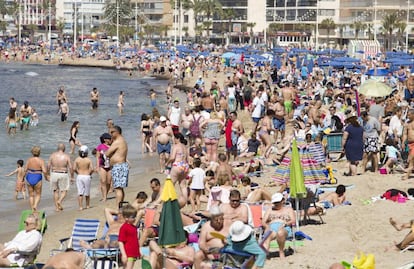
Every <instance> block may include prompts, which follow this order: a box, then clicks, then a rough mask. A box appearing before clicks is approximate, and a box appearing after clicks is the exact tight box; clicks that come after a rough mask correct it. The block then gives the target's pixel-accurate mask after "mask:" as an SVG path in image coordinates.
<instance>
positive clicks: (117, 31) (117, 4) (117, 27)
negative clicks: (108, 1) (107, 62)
mask: <svg viewBox="0 0 414 269" xmlns="http://www.w3.org/2000/svg"><path fill="white" fill-rule="evenodd" d="M116 49H117V50H118V49H119V1H118V0H116Z"/></svg>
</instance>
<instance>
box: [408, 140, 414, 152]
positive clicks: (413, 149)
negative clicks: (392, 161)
mask: <svg viewBox="0 0 414 269" xmlns="http://www.w3.org/2000/svg"><path fill="white" fill-rule="evenodd" d="M408 154H409V155H414V142H411V143H408Z"/></svg>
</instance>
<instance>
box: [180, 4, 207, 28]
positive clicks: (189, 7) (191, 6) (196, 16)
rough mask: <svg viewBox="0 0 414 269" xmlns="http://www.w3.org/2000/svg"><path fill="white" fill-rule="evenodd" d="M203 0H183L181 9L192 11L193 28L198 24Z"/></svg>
mask: <svg viewBox="0 0 414 269" xmlns="http://www.w3.org/2000/svg"><path fill="white" fill-rule="evenodd" d="M202 2H203V0H183V9H184V10H192V11H193V13H194V28H196V27H197V26H198V22H199V16H200V15H201V14H202Z"/></svg>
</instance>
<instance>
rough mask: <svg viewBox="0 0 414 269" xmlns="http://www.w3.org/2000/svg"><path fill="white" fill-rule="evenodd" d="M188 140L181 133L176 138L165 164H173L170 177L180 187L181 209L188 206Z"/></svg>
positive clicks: (179, 200)
mask: <svg viewBox="0 0 414 269" xmlns="http://www.w3.org/2000/svg"><path fill="white" fill-rule="evenodd" d="M186 145H187V140H186V139H185V138H184V136H183V135H182V134H181V133H178V134H176V135H175V136H174V145H173V147H172V150H171V155H170V159H169V160H168V161H167V162H166V163H165V165H166V166H168V165H169V164H172V167H171V172H170V176H171V179H172V182H173V184H174V185H175V183H176V182H177V181H178V184H179V185H180V190H181V195H180V196H179V199H178V203H179V204H180V206H181V207H183V206H185V205H186V204H187V197H188V195H187V185H186V180H185V178H186V177H187V174H188V168H189V166H188V161H187V157H188V149H187V147H186Z"/></svg>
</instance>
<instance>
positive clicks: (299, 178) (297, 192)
mask: <svg viewBox="0 0 414 269" xmlns="http://www.w3.org/2000/svg"><path fill="white" fill-rule="evenodd" d="M306 194H307V191H306V187H305V179H304V176H303V169H302V164H301V161H300V156H299V150H298V145H297V143H296V139H293V141H292V159H291V161H290V197H292V198H295V203H296V227H297V229H299V219H300V214H299V199H303V198H305V197H306Z"/></svg>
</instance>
